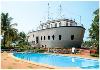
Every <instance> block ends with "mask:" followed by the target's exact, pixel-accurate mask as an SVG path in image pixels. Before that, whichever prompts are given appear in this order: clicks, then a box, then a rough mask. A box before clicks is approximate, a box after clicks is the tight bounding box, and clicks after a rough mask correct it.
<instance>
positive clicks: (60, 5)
mask: <svg viewBox="0 0 100 70" xmlns="http://www.w3.org/2000/svg"><path fill="white" fill-rule="evenodd" d="M59 7H60V18H61V12H62V7H61V4H60V6H59Z"/></svg>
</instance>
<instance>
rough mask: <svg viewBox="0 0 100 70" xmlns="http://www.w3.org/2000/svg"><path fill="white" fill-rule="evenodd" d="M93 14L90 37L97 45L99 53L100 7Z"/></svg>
mask: <svg viewBox="0 0 100 70" xmlns="http://www.w3.org/2000/svg"><path fill="white" fill-rule="evenodd" d="M93 14H94V18H93V20H92V24H91V27H90V29H89V37H90V39H91V42H92V44H93V45H94V46H95V47H97V53H99V9H97V10H96V11H94V12H93Z"/></svg>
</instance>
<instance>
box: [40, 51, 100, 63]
mask: <svg viewBox="0 0 100 70" xmlns="http://www.w3.org/2000/svg"><path fill="white" fill-rule="evenodd" d="M41 54H50V55H58V56H59V55H60V56H70V57H77V58H80V59H87V60H97V61H99V58H92V57H82V56H74V55H66V54H56V53H41Z"/></svg>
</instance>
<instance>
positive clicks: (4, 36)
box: [3, 33, 5, 47]
mask: <svg viewBox="0 0 100 70" xmlns="http://www.w3.org/2000/svg"><path fill="white" fill-rule="evenodd" d="M3 45H4V47H5V33H4V42H3Z"/></svg>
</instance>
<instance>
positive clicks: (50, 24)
mask: <svg viewBox="0 0 100 70" xmlns="http://www.w3.org/2000/svg"><path fill="white" fill-rule="evenodd" d="M84 32H85V28H84V27H83V26H78V25H77V23H76V22H75V21H74V20H69V19H58V20H52V21H47V22H46V23H42V24H40V26H39V29H38V30H37V31H34V32H31V33H29V34H28V35H27V36H28V42H29V43H30V44H31V46H32V47H45V48H72V47H76V48H80V47H81V44H82V41H83V37H84Z"/></svg>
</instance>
